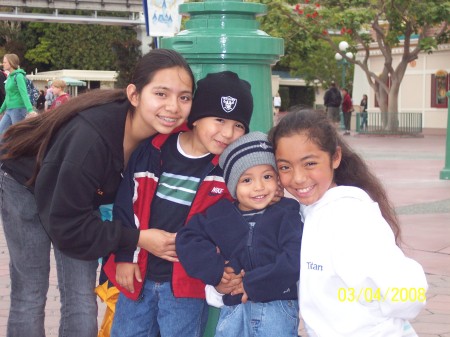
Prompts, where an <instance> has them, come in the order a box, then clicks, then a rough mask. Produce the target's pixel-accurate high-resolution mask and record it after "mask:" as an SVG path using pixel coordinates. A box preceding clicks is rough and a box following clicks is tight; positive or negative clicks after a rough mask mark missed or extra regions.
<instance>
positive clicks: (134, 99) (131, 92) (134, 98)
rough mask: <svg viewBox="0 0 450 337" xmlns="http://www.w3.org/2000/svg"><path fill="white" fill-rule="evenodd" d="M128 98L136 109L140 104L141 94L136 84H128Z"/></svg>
mask: <svg viewBox="0 0 450 337" xmlns="http://www.w3.org/2000/svg"><path fill="white" fill-rule="evenodd" d="M127 97H128V100H129V101H130V102H131V105H133V106H134V107H137V106H138V103H139V93H138V92H137V90H136V86H135V85H134V84H128V86H127Z"/></svg>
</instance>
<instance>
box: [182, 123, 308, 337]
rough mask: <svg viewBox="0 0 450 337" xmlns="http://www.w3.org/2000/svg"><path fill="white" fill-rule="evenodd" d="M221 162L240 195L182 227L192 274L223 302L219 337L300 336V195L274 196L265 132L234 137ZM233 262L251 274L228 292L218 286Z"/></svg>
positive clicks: (231, 187) (185, 261)
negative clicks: (298, 288) (295, 198)
mask: <svg viewBox="0 0 450 337" xmlns="http://www.w3.org/2000/svg"><path fill="white" fill-rule="evenodd" d="M219 164H220V166H221V167H222V169H223V171H224V178H225V182H226V184H227V188H228V191H229V192H230V194H231V195H232V196H233V198H235V199H237V201H235V202H233V201H230V200H227V199H223V200H221V201H219V202H218V203H217V204H215V205H214V206H211V207H209V208H208V209H207V210H206V213H204V214H198V215H195V216H194V217H192V219H191V220H190V221H189V222H188V223H187V225H186V226H185V227H183V228H182V229H181V230H180V231H179V232H178V233H177V237H176V245H175V246H176V249H177V254H178V258H179V259H180V262H181V264H182V265H183V266H184V268H185V269H186V271H187V273H188V275H190V276H192V277H196V278H199V279H201V280H202V281H203V282H205V283H206V284H208V285H207V286H206V293H207V300H208V303H209V304H210V305H213V306H216V307H219V308H221V312H220V318H219V322H218V324H217V328H216V333H215V336H216V337H219V336H221V337H241V336H254V335H255V336H256V335H257V336H264V337H279V336H283V337H297V336H298V303H297V281H298V276H299V272H300V244H301V238H302V227H303V223H302V221H301V218H300V214H299V211H300V206H299V203H298V202H297V201H296V200H294V199H292V198H290V199H289V198H282V199H281V200H280V201H278V202H275V203H274V202H273V199H274V197H275V195H276V192H277V189H278V173H277V165H276V163H275V156H274V154H273V148H272V146H271V144H270V143H269V142H268V141H267V135H266V134H264V133H262V132H251V133H249V134H247V135H245V136H242V137H241V138H239V139H238V140H236V141H235V142H233V143H232V144H231V145H229V146H228V147H227V148H226V149H225V151H224V152H223V153H222V155H221V156H220V159H219ZM227 268H231V269H232V271H233V272H234V273H235V274H239V273H241V271H243V273H244V276H243V278H242V283H241V285H240V286H239V287H237V288H236V289H233V290H232V293H227V294H223V293H221V292H219V291H217V290H216V288H215V287H214V286H218V285H219V284H220V283H221V279H222V277H223V275H224V273H226V269H227ZM224 305H225V306H224ZM261 313H264V314H261Z"/></svg>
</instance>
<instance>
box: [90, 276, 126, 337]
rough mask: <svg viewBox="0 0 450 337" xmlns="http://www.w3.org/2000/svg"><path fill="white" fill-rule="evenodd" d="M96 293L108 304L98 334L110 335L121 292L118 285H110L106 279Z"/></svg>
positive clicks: (99, 336) (106, 336) (99, 335)
mask: <svg viewBox="0 0 450 337" xmlns="http://www.w3.org/2000/svg"><path fill="white" fill-rule="evenodd" d="M95 293H96V294H97V296H98V297H100V299H101V300H102V302H104V303H105V304H106V311H105V316H104V317H103V322H102V325H101V327H100V330H99V331H98V335H97V336H98V337H109V336H110V333H111V327H112V323H113V319H114V313H115V312H116V303H117V299H118V298H119V293H120V292H119V290H118V289H117V288H116V287H114V286H109V284H108V281H106V282H105V283H103V284H101V285H99V286H98V287H97V288H95Z"/></svg>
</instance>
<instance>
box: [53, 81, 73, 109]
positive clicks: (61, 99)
mask: <svg viewBox="0 0 450 337" xmlns="http://www.w3.org/2000/svg"><path fill="white" fill-rule="evenodd" d="M65 89H66V82H64V80H59V79H58V80H54V81H53V82H52V91H53V95H54V96H55V99H54V100H53V103H52V104H51V105H50V107H49V108H48V110H54V109H56V108H57V107H59V106H60V105H61V104H64V103H65V102H67V101H68V100H69V99H70V95H69V94H68V93H66V92H65V91H64V90H65Z"/></svg>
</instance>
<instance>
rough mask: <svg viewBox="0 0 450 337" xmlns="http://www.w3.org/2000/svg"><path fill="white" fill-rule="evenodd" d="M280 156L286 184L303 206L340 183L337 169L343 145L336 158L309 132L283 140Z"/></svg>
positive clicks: (277, 154)
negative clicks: (315, 141)
mask: <svg viewBox="0 0 450 337" xmlns="http://www.w3.org/2000/svg"><path fill="white" fill-rule="evenodd" d="M276 158H277V165H278V171H279V175H280V180H281V183H282V185H283V186H284V187H285V188H286V190H287V191H288V192H289V193H290V194H292V195H293V196H294V197H295V198H296V199H297V200H298V201H299V202H300V203H302V204H303V205H311V204H313V203H315V202H316V201H317V200H319V199H320V198H321V197H322V196H323V195H324V194H325V192H326V191H327V190H328V189H330V188H332V187H334V186H336V184H335V183H334V170H335V169H336V168H337V167H338V166H339V164H340V161H341V150H340V148H338V149H337V151H336V155H335V158H333V159H332V158H330V156H329V154H328V153H327V152H325V151H323V150H321V149H320V148H319V147H318V146H317V144H316V143H314V142H313V141H312V140H311V139H310V138H309V137H308V136H307V135H306V134H303V133H298V134H294V135H292V136H287V137H282V138H280V139H279V142H278V146H277V149H276Z"/></svg>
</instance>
